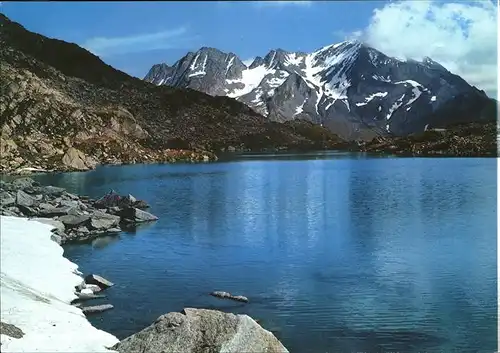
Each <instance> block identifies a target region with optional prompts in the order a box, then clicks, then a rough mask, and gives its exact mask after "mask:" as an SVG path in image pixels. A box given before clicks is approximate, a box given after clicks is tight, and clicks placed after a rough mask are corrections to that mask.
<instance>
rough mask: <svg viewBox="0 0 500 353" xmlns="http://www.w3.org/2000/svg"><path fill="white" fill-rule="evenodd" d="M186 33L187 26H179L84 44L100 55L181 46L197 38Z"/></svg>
mask: <svg viewBox="0 0 500 353" xmlns="http://www.w3.org/2000/svg"><path fill="white" fill-rule="evenodd" d="M186 34H187V28H186V27H179V28H176V29H172V30H166V31H160V32H155V33H144V34H138V35H131V36H123V37H95V38H91V39H89V40H87V41H86V42H85V43H83V44H82V46H83V47H84V48H85V49H87V50H89V51H91V52H93V53H94V54H96V55H100V56H107V55H114V54H127V53H133V52H143V51H148V50H155V49H170V48H179V47H183V46H184V45H186V44H187V43H186V42H187V41H190V40H192V39H194V38H195V37H186Z"/></svg>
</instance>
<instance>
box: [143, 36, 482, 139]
mask: <svg viewBox="0 0 500 353" xmlns="http://www.w3.org/2000/svg"><path fill="white" fill-rule="evenodd" d="M205 50H209V49H205ZM210 50H211V49H210ZM213 52H214V53H215V51H213ZM218 53H220V54H219V58H218V59H217V60H215V59H214V58H215V56H216V55H215V54H214V55H212V54H211V58H210V59H208V61H207V64H206V67H207V69H206V70H205V69H203V70H202V69H200V68H202V67H201V66H203V65H204V64H203V63H204V62H205V60H206V58H205V55H204V54H199V53H198V54H199V55H198V54H196V55H198V56H199V57H193V58H191V59H190V62H194V61H196V63H197V64H196V65H195V66H193V67H194V69H192V70H187V71H185V73H183V74H182V75H178V79H176V80H174V81H168V82H167V81H165V82H166V84H172V85H174V86H180V87H190V88H194V89H199V90H201V91H203V92H205V93H209V94H213V95H225V96H228V97H231V98H235V99H237V100H239V101H241V102H244V103H245V104H247V105H248V106H250V107H251V108H253V109H254V110H255V111H257V112H259V113H261V114H263V115H265V116H268V118H269V119H278V120H279V121H282V120H293V119H296V118H298V117H308V119H311V120H312V121H315V122H322V123H324V124H325V126H329V127H330V128H331V129H332V131H334V132H336V133H338V134H340V135H341V136H342V137H344V138H347V139H351V138H370V137H373V131H378V132H380V131H382V133H387V134H406V133H411V132H416V131H420V129H423V127H424V126H425V124H423V123H424V120H425V119H424V118H423V117H424V116H428V115H429V114H430V113H432V112H433V111H434V110H436V109H438V107H439V106H440V105H441V104H442V103H443V102H446V101H447V100H449V99H452V98H453V97H455V96H457V95H459V94H463V93H465V92H472V93H471V94H472V95H477V94H479V93H477V92H476V90H475V89H474V88H473V87H471V86H470V85H468V84H467V83H466V82H465V81H464V80H463V79H461V78H460V77H458V76H456V75H453V74H451V73H449V72H448V71H446V69H444V68H443V67H442V66H441V65H440V64H438V63H436V62H435V61H433V60H432V59H430V58H424V59H423V61H422V62H419V61H415V60H398V59H396V58H394V57H389V56H387V55H385V54H384V53H382V52H380V51H378V50H377V49H374V48H372V47H370V46H369V45H367V44H366V43H365V42H363V41H361V40H359V39H353V40H346V41H343V42H340V43H335V44H330V45H327V46H324V47H322V48H320V49H318V50H316V51H313V52H312V53H302V52H291V51H286V50H284V49H281V48H277V49H272V50H270V51H269V52H268V53H267V54H266V55H265V56H264V57H263V58H262V57H256V58H255V59H254V61H253V62H252V64H251V65H250V66H245V65H244V64H243V63H242V62H241V61H240V60H239V58H238V57H237V56H236V55H234V57H232V56H230V54H225V53H222V52H219V51H218ZM212 56H213V57H212ZM212 59H214V60H215V61H213V62H212ZM200 63H201V64H200ZM190 65H192V64H190ZM200 65H201V66H200ZM203 67H204V66H203ZM152 71H153V69H152ZM167 71H168V70H165V75H166V76H167V75H170V74H169V73H168V72H167ZM174 77H176V76H175V75H174ZM190 77H195V79H193V80H190ZM155 82H158V80H156V81H155ZM165 82H164V83H163V84H165ZM423 119H424V120H423ZM365 133H366V134H365Z"/></svg>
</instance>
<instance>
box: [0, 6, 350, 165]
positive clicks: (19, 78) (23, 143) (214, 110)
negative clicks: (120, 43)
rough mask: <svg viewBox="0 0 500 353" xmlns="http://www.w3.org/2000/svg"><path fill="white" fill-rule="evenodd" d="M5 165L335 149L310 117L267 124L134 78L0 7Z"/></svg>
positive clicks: (230, 105) (229, 102) (224, 101)
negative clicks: (12, 17) (231, 151)
mask: <svg viewBox="0 0 500 353" xmlns="http://www.w3.org/2000/svg"><path fill="white" fill-rule="evenodd" d="M0 65H1V68H2V69H1V70H0V89H1V92H2V97H3V99H2V101H1V102H0V123H1V128H2V130H1V132H2V134H1V149H0V153H1V155H2V159H1V163H0V166H1V171H2V172H4V173H7V172H15V171H20V170H22V169H23V168H40V169H55V170H86V169H89V168H93V167H94V166H95V165H97V164H101V163H136V162H173V161H179V160H186V161H203V160H211V159H214V158H215V156H214V154H213V152H218V151H220V150H223V149H227V148H230V149H233V148H234V149H241V150H249V149H252V150H262V149H266V148H271V149H273V148H292V149H293V148H296V149H311V148H315V149H316V148H334V147H336V146H338V144H339V143H343V142H342V140H340V139H339V138H338V137H337V136H336V135H335V134H333V133H331V132H329V131H327V130H325V129H323V128H321V127H318V126H313V125H312V124H310V123H308V122H303V121H296V122H293V123H290V124H279V123H272V122H269V121H268V119H266V118H264V117H263V116H261V115H260V114H258V113H256V112H254V111H253V110H252V109H250V108H248V107H247V106H246V105H244V104H242V103H240V102H238V101H236V100H233V99H231V98H227V97H212V96H209V95H207V94H204V93H201V92H198V91H194V90H191V89H178V88H171V87H167V86H161V87H157V86H155V85H153V84H150V83H147V82H144V81H142V80H140V79H136V78H133V77H131V76H128V75H127V74H125V73H123V72H121V71H118V70H115V69H114V68H112V67H111V66H109V65H107V64H105V63H104V62H103V61H101V60H100V59H99V58H98V57H96V56H95V55H93V54H91V53H90V52H88V51H86V50H85V49H82V48H80V47H79V46H77V45H76V44H72V43H66V42H64V41H61V40H57V39H50V38H47V37H44V36H42V35H39V34H36V33H32V32H30V31H28V30H26V29H25V28H23V27H22V26H21V25H19V24H18V23H15V22H12V21H10V20H9V19H8V18H7V17H6V16H4V15H2V14H0Z"/></svg>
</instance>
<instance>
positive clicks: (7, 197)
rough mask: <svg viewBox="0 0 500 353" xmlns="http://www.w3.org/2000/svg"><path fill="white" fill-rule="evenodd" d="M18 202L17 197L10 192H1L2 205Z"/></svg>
mask: <svg viewBox="0 0 500 353" xmlns="http://www.w3.org/2000/svg"><path fill="white" fill-rule="evenodd" d="M15 203H16V199H15V198H14V197H13V196H12V195H11V194H9V193H8V192H0V205H2V206H10V205H13V204H15Z"/></svg>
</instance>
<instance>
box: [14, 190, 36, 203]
mask: <svg viewBox="0 0 500 353" xmlns="http://www.w3.org/2000/svg"><path fill="white" fill-rule="evenodd" d="M35 201H36V200H35V199H34V198H33V197H32V196H30V195H28V194H27V193H25V192H24V191H22V190H17V194H16V203H17V205H18V206H25V207H31V206H33V205H34V204H35Z"/></svg>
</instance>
